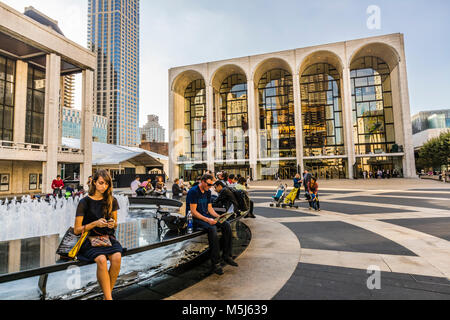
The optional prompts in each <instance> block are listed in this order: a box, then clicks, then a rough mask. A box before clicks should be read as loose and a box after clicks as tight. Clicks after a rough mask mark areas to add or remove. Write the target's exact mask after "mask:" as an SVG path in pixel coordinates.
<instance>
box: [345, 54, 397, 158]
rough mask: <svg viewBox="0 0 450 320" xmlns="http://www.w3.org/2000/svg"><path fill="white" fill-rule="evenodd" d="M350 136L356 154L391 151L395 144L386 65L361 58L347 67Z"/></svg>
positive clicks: (370, 58)
mask: <svg viewBox="0 0 450 320" xmlns="http://www.w3.org/2000/svg"><path fill="white" fill-rule="evenodd" d="M350 78H351V86H352V102H353V135H354V141H355V148H356V153H357V154H380V153H389V152H391V151H392V148H393V145H394V144H395V132H394V113H393V110H392V94H391V77H390V70H389V66H388V65H387V64H386V63H385V62H384V61H383V60H381V59H380V58H377V57H363V58H360V59H357V60H356V61H354V62H353V63H352V65H351V72H350Z"/></svg>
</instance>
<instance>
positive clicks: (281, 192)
mask: <svg viewBox="0 0 450 320" xmlns="http://www.w3.org/2000/svg"><path fill="white" fill-rule="evenodd" d="M286 190H287V184H286V185H283V184H280V186H279V187H278V189H277V192H276V193H275V195H274V196H272V198H273V201H272V203H271V204H270V206H271V207H277V208H279V207H280V206H281V204H282V203H283V201H284V199H285V198H286Z"/></svg>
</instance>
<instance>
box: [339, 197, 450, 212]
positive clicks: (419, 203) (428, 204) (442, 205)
mask: <svg viewBox="0 0 450 320" xmlns="http://www.w3.org/2000/svg"><path fill="white" fill-rule="evenodd" d="M336 200H344V201H351V202H369V203H378V204H393V205H401V206H409V207H421V208H431V209H447V210H449V209H450V205H449V203H448V202H447V201H436V200H425V199H412V198H409V199H405V198H393V197H382V196H355V197H347V198H338V199H336Z"/></svg>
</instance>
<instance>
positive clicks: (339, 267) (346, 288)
mask: <svg viewBox="0 0 450 320" xmlns="http://www.w3.org/2000/svg"><path fill="white" fill-rule="evenodd" d="M286 183H287V184H288V185H292V182H291V181H286ZM319 185H320V188H319V190H320V191H319V195H320V201H321V207H322V208H323V209H322V211H320V212H315V211H310V210H308V208H307V207H308V205H307V203H306V202H305V201H304V200H302V201H299V202H298V204H299V205H300V208H299V209H297V210H296V209H278V208H270V207H269V203H270V198H271V196H272V195H273V194H274V193H275V188H276V187H274V182H273V181H272V182H268V181H264V182H254V183H252V184H251V185H250V195H251V198H252V199H253V200H254V201H255V213H256V215H257V219H246V220H244V223H246V224H247V225H248V226H249V227H250V229H251V232H252V241H251V243H250V246H249V247H248V248H247V249H246V250H245V251H244V253H243V254H242V255H241V256H240V257H238V258H237V260H236V261H237V262H238V263H239V268H233V267H230V266H227V267H225V268H224V270H225V274H224V275H223V276H217V275H211V276H209V277H208V278H206V279H204V280H203V281H201V282H198V283H196V284H194V285H193V286H191V287H189V288H187V289H185V290H183V291H181V292H179V293H177V294H175V295H173V296H171V297H169V298H168V299H170V300H192V299H193V300H269V299H275V300H280V299H281V300H309V299H314V300H316V299H318V300H321V299H446V300H449V299H450V281H449V279H450V185H449V184H444V183H439V182H436V181H429V180H419V179H414V180H408V179H389V180H371V181H363V180H353V181H350V180H342V181H341V180H339V181H319ZM372 270H379V272H380V278H379V279H380V282H379V284H380V288H379V289H378V288H375V289H373V288H372V289H369V287H368V281H369V282H370V280H369V277H371V276H372V275H373V274H374V273H373V271H372ZM372 279H373V278H372Z"/></svg>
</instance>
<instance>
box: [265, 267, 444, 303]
mask: <svg viewBox="0 0 450 320" xmlns="http://www.w3.org/2000/svg"><path fill="white" fill-rule="evenodd" d="M369 276H370V275H369V274H368V273H367V270H359V269H352V268H342V267H334V266H322V265H314V264H304V263H300V264H299V265H298V267H297V269H296V271H295V272H294V275H293V276H292V278H291V279H290V280H289V281H288V282H287V283H286V285H285V286H284V287H283V289H281V290H280V292H278V294H277V295H276V296H275V297H274V300H379V299H383V300H400V299H401V300H404V299H411V300H421V299H429V300H450V286H449V282H448V279H443V278H435V279H434V282H433V281H429V282H422V281H418V279H417V278H418V277H416V276H411V275H409V274H402V273H392V272H381V274H380V276H381V277H380V280H381V281H380V284H381V287H380V289H379V290H377V289H375V290H370V289H369V288H368V286H367V281H368V278H369ZM429 279H430V278H429Z"/></svg>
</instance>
